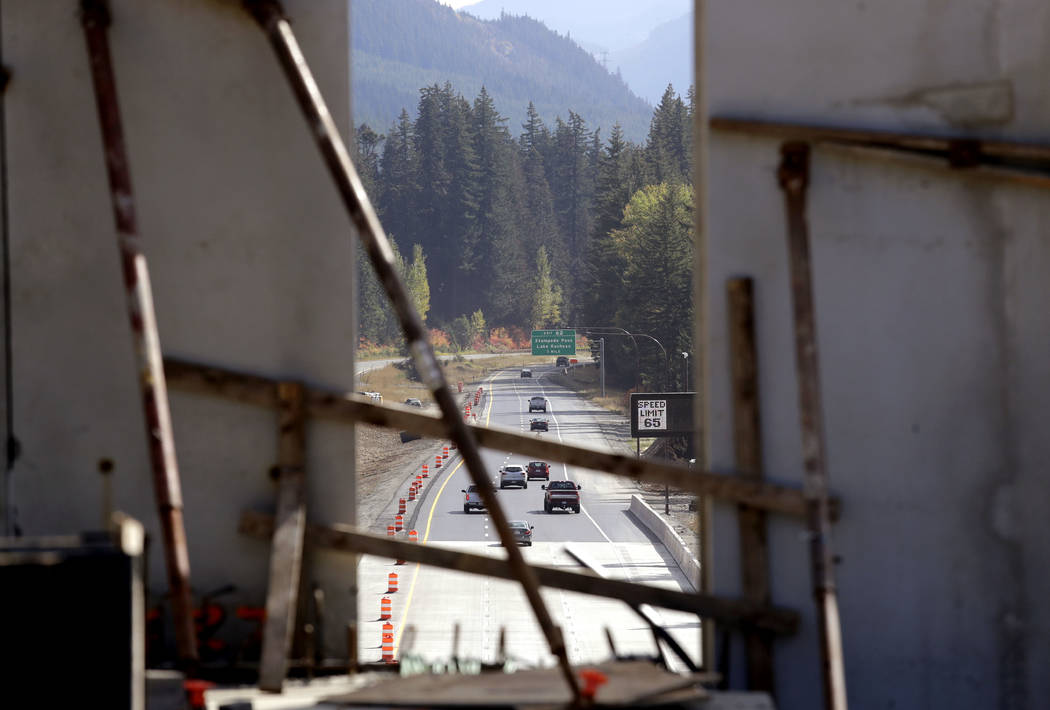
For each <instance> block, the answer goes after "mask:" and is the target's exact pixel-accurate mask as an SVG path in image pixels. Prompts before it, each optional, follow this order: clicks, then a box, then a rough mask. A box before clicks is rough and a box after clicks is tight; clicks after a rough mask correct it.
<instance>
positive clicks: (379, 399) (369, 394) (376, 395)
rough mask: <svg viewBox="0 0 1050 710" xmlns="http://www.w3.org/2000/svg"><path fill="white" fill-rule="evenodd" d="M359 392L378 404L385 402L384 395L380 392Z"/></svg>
mask: <svg viewBox="0 0 1050 710" xmlns="http://www.w3.org/2000/svg"><path fill="white" fill-rule="evenodd" d="M358 394H363V395H364V396H366V397H368V398H369V399H370V400H372V401H373V402H375V403H376V404H382V403H383V395H382V394H380V393H379V392H358Z"/></svg>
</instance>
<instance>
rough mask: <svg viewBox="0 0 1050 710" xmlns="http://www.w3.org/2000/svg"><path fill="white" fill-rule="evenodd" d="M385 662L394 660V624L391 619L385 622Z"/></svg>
mask: <svg viewBox="0 0 1050 710" xmlns="http://www.w3.org/2000/svg"><path fill="white" fill-rule="evenodd" d="M383 662H384V663H393V662H394V625H393V624H391V623H390V622H389V621H388V622H386V623H385V624H383Z"/></svg>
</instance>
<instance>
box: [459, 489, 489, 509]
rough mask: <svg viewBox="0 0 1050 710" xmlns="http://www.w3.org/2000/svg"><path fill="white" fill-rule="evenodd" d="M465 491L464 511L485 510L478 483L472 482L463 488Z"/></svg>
mask: <svg viewBox="0 0 1050 710" xmlns="http://www.w3.org/2000/svg"><path fill="white" fill-rule="evenodd" d="M460 490H461V491H463V512H464V513H469V512H470V511H471V510H485V504H484V503H482V502H481V496H480V495H479V494H478V487H477V485H476V484H473V483H472V484H470V485H469V486H467V487H466V488H461V489H460Z"/></svg>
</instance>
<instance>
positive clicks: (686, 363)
mask: <svg viewBox="0 0 1050 710" xmlns="http://www.w3.org/2000/svg"><path fill="white" fill-rule="evenodd" d="M681 355H682V360H683V361H684V364H683V366H682V369H683V370H685V372H684V373H683V374H685V391H686V392H688V391H689V353H682V354H681Z"/></svg>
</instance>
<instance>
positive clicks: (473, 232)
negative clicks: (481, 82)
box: [461, 87, 521, 312]
mask: <svg viewBox="0 0 1050 710" xmlns="http://www.w3.org/2000/svg"><path fill="white" fill-rule="evenodd" d="M471 115H472V118H473V124H472V128H473V131H472V133H473V148H474V155H475V156H476V159H477V169H478V182H477V188H476V197H477V210H476V219H475V220H474V223H473V225H472V226H471V228H470V229H469V230H468V232H467V235H466V239H465V243H464V246H463V250H462V254H461V271H462V273H463V278H464V280H465V281H466V282H468V283H477V282H478V281H480V280H481V279H487V276H488V270H489V267H491V265H492V263H493V258H494V253H495V244H496V243H497V242H501V241H506V240H513V241H520V240H521V226H520V225H521V222H520V220H519V219H518V213H517V211H516V210H515V209H514V208H513V204H514V202H515V201H516V200H517V199H520V197H519V196H518V195H515V194H514V188H513V181H512V175H513V173H514V170H515V155H514V153H515V151H514V142H513V140H512V139H511V137H510V133H509V131H508V130H507V128H506V126H505V125H504V124H505V122H506V119H505V118H503V116H501V115H500V114H499V112H498V111H497V110H496V106H495V104H494V103H493V101H492V98H491V97H490V96H489V94H488V92H487V91H486V90H485V87H482V88H481V92H480V93H479V94H478V96H477V98H476V99H475V100H474V107H473V111H472V113H471ZM493 286H494V287H495V288H501V287H502V285H501V284H499V283H496V284H493ZM471 293H473V294H476V295H475V298H478V297H480V296H483V295H484V291H483V289H478V288H472V289H471ZM470 305H471V307H477V306H479V305H481V303H480V301H476V302H473V303H471V304H470ZM463 310H464V312H466V311H467V310H468V309H463Z"/></svg>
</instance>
